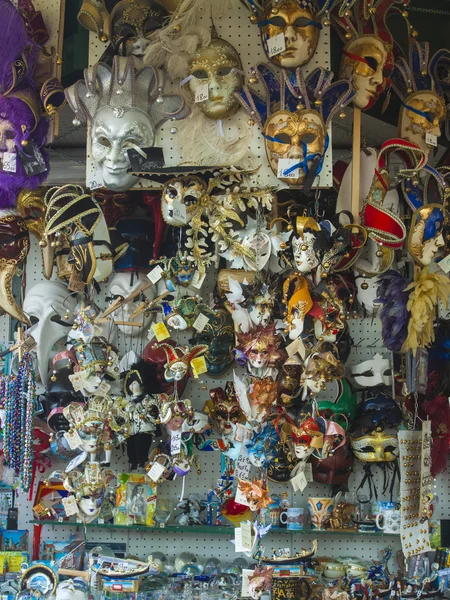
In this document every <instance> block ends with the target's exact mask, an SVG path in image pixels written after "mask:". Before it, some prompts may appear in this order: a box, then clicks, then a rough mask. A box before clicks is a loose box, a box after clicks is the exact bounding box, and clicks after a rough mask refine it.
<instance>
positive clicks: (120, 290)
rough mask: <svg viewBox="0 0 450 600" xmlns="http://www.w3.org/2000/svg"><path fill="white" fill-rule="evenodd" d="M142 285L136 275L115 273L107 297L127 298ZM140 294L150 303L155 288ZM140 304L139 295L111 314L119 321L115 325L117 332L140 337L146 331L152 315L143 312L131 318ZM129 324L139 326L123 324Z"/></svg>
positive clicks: (154, 293)
mask: <svg viewBox="0 0 450 600" xmlns="http://www.w3.org/2000/svg"><path fill="white" fill-rule="evenodd" d="M143 285H144V281H143V280H142V279H139V278H138V277H136V273H115V274H114V276H113V277H112V279H111V282H110V284H109V295H110V297H112V298H113V299H117V298H118V297H120V298H127V297H128V296H129V295H130V294H131V293H133V292H134V291H136V290H137V289H139V288H141V287H142V286H143ZM142 294H144V296H145V298H146V299H147V300H148V301H149V302H151V301H152V300H154V298H155V295H156V291H155V286H151V287H150V288H147V289H146V290H144V291H143V292H142ZM140 302H141V294H140V295H138V296H136V297H135V298H134V300H131V301H130V302H127V304H125V305H124V306H122V307H121V308H119V309H118V310H117V311H116V312H115V313H113V314H114V319H115V320H116V321H119V324H118V325H117V327H118V329H119V331H121V332H122V333H124V334H125V335H129V336H131V337H136V336H138V335H141V334H142V332H143V331H145V330H147V328H148V327H149V325H150V323H151V321H152V313H150V312H148V311H144V312H142V313H141V314H140V315H138V316H136V317H132V316H131V315H132V314H133V312H134V311H135V310H136V308H137V307H138V306H139V303H140ZM146 313H147V314H146ZM129 322H132V323H136V324H138V325H139V326H138V327H135V326H133V325H125V324H124V323H129Z"/></svg>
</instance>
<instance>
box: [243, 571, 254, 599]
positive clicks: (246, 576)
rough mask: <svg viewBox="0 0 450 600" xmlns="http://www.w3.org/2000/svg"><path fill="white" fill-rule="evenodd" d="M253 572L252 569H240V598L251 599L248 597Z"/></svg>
mask: <svg viewBox="0 0 450 600" xmlns="http://www.w3.org/2000/svg"><path fill="white" fill-rule="evenodd" d="M254 572H255V571H253V569H242V589H241V598H251V596H250V589H249V588H250V579H249V577H250V576H251V575H253V573H254Z"/></svg>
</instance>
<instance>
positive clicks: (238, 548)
mask: <svg viewBox="0 0 450 600" xmlns="http://www.w3.org/2000/svg"><path fill="white" fill-rule="evenodd" d="M234 551H235V552H244V551H245V548H244V547H243V545H242V531H241V528H240V527H236V529H235V530H234Z"/></svg>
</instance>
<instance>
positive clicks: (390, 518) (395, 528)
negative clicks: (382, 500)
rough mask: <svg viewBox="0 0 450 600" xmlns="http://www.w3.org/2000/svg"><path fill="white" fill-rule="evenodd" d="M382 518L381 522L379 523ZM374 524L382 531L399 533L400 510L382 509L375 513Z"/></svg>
mask: <svg viewBox="0 0 450 600" xmlns="http://www.w3.org/2000/svg"><path fill="white" fill-rule="evenodd" d="M381 520H383V523H381ZM376 524H377V527H378V529H381V530H382V531H383V532H384V533H400V511H399V510H383V511H382V512H379V513H378V514H377V518H376Z"/></svg>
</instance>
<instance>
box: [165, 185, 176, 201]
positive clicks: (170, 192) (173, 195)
mask: <svg viewBox="0 0 450 600" xmlns="http://www.w3.org/2000/svg"><path fill="white" fill-rule="evenodd" d="M166 194H167V195H168V196H169V198H171V199H172V200H173V199H174V198H176V197H177V196H178V190H177V188H174V187H172V186H170V187H168V188H167V192H166Z"/></svg>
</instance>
